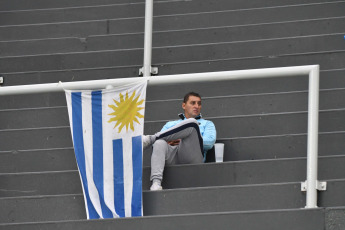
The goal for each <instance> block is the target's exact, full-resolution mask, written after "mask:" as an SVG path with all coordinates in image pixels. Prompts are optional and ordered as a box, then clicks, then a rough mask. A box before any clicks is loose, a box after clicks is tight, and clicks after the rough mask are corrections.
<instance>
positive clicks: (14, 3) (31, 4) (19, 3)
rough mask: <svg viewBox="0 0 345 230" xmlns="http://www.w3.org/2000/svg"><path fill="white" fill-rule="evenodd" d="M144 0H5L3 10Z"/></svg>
mask: <svg viewBox="0 0 345 230" xmlns="http://www.w3.org/2000/svg"><path fill="white" fill-rule="evenodd" d="M142 2H144V1H143V0H130V1H129V0H116V1H114V0H99V1H95V0H75V1H68V0H61V1H54V0H47V1H46V0H36V1H27V0H5V1H4V2H3V5H2V6H1V9H2V10H3V11H11V10H30V9H46V8H47V9H49V8H61V7H81V6H98V5H110V4H114V3H117V4H121V3H122V4H129V3H142Z"/></svg>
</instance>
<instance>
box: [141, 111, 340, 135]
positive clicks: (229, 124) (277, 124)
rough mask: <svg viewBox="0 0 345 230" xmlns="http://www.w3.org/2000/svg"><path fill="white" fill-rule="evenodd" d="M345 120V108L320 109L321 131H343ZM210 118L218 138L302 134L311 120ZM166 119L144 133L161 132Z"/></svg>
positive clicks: (290, 116)
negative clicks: (334, 109) (333, 109)
mask: <svg viewBox="0 0 345 230" xmlns="http://www.w3.org/2000/svg"><path fill="white" fill-rule="evenodd" d="M205 119H208V117H205ZM344 119H345V110H336V111H321V112H320V115H319V123H320V126H319V131H320V132H336V131H344V130H345V127H344V125H343V124H344V123H345V120H344ZM210 120H212V121H213V123H214V124H215V126H216V129H217V138H240V137H241V138H244V137H252V136H273V135H289V134H301V133H306V132H307V123H308V122H307V120H308V117H307V112H292V113H278V114H262V115H261V114H257V115H248V116H233V117H232V116H229V117H212V118H210ZM166 122H167V121H155V122H145V133H147V134H153V133H156V132H158V131H160V130H161V128H162V127H163V125H164V124H165V123H166Z"/></svg>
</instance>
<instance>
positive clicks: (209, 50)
mask: <svg viewBox="0 0 345 230" xmlns="http://www.w3.org/2000/svg"><path fill="white" fill-rule="evenodd" d="M310 44H311V45H310ZM325 44H327V45H325ZM332 44H333V45H332ZM316 46H317V47H318V48H315V47H316ZM260 47H261V48H260ZM338 50H339V51H341V50H345V43H344V41H343V35H342V34H336V35H328V36H317V37H306V38H289V39H283V40H281V39H278V40H263V41H252V42H240V43H232V42H230V43H228V42H226V43H213V44H212V43H210V44H200V45H186V46H176V47H173V46H168V47H159V48H158V47H157V48H154V49H153V55H154V57H157V58H153V63H155V62H170V63H172V62H175V61H177V60H179V61H181V62H192V61H193V62H195V61H203V60H219V59H230V58H233V59H235V58H238V59H239V58H251V57H262V56H264V57H275V56H276V55H277V54H280V55H294V54H297V53H311V52H315V53H321V52H332V51H338ZM186 51H188V53H189V55H186V53H185V52H186ZM125 53H126V54H127V58H124V57H123V55H124V54H125ZM142 54H143V50H142V49H128V50H112V51H103V52H101V51H97V52H85V53H82V52H78V53H77V52H76V53H67V54H51V55H33V56H31V55H29V56H19V57H2V58H1V59H0V60H1V65H0V70H1V71H2V73H10V72H27V71H47V70H62V69H80V68H90V67H94V68H97V67H110V66H129V65H140V64H141V60H140V57H142ZM19 63H20V64H19ZM23 63H24V64H23ZM42 64H44V66H42Z"/></svg>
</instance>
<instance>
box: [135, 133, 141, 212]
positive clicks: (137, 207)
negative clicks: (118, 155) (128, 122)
mask: <svg viewBox="0 0 345 230" xmlns="http://www.w3.org/2000/svg"><path fill="white" fill-rule="evenodd" d="M142 149H143V148H142V141H141V135H140V136H136V137H132V160H133V193H132V216H141V215H142V214H141V213H142V211H141V207H142V206H141V204H142V201H141V199H142V198H141V197H142V196H141V192H142Z"/></svg>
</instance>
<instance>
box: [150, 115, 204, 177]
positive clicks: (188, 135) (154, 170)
mask: <svg viewBox="0 0 345 230" xmlns="http://www.w3.org/2000/svg"><path fill="white" fill-rule="evenodd" d="M155 136H156V141H155V142H154V143H153V150H152V156H151V180H153V179H159V180H162V179H163V171H164V166H165V165H173V164H196V163H202V162H203V161H204V157H203V141H202V136H201V134H200V130H199V123H198V122H197V120H195V119H194V118H190V119H186V120H183V121H182V122H180V123H179V124H177V125H175V126H174V127H172V128H170V129H168V130H165V131H164V132H158V133H156V134H155ZM177 139H181V142H180V144H179V145H177V146H171V145H169V144H168V143H167V142H168V141H172V140H177Z"/></svg>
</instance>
